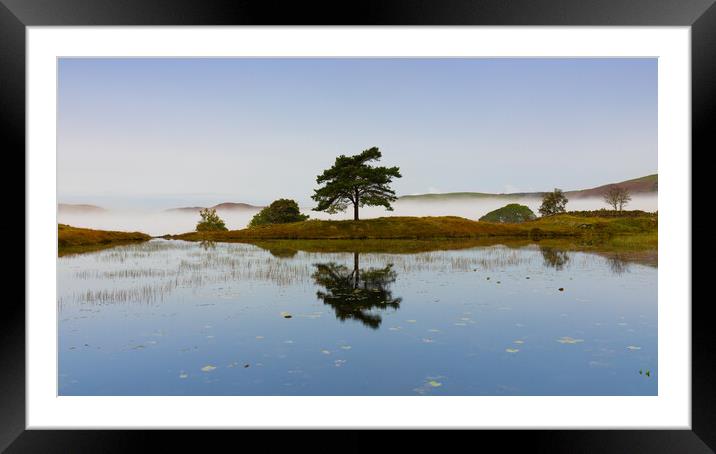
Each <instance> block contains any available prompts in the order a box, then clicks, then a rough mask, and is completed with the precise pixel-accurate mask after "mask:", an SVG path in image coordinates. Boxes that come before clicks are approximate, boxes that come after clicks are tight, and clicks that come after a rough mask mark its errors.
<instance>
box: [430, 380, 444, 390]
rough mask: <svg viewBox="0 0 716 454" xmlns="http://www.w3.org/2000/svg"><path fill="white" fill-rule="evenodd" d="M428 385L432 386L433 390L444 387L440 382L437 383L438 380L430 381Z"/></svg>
mask: <svg viewBox="0 0 716 454" xmlns="http://www.w3.org/2000/svg"><path fill="white" fill-rule="evenodd" d="M428 385H430V386H432V387H433V388H439V387H440V386H442V385H443V384H442V383H440V382H439V381H437V380H430V381H429V382H428Z"/></svg>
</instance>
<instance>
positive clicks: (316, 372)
mask: <svg viewBox="0 0 716 454" xmlns="http://www.w3.org/2000/svg"><path fill="white" fill-rule="evenodd" d="M263 246H264V247H263V248H262V247H259V246H255V245H250V244H238V243H232V244H228V243H204V244H202V243H191V242H182V241H166V240H152V241H150V242H146V243H142V244H136V245H128V246H119V247H115V248H111V249H106V250H102V251H99V252H92V253H87V254H77V255H67V256H63V257H60V258H58V295H59V299H58V316H59V377H58V385H59V393H60V394H61V395H655V394H657V382H658V370H657V268H656V264H655V263H651V262H652V261H650V260H643V259H641V258H640V257H641V256H640V255H637V256H635V255H634V254H617V253H614V252H610V253H590V252H579V251H573V250H566V249H563V248H558V247H548V246H544V245H539V244H531V245H530V244H528V245H524V244H522V245H520V246H519V247H517V246H513V247H508V246H504V245H493V246H475V247H466V248H464V249H452V248H446V249H448V250H439V249H440V246H439V245H437V244H436V246H435V249H437V250H432V251H428V252H419V253H410V254H405V253H370V252H360V253H358V252H355V253H354V252H351V251H348V252H335V253H326V252H322V253H317V252H305V251H300V250H297V249H300V248H296V249H293V248H286V247H285V244H284V245H283V246H282V247H278V248H266V246H265V245H263ZM635 257H636V258H635Z"/></svg>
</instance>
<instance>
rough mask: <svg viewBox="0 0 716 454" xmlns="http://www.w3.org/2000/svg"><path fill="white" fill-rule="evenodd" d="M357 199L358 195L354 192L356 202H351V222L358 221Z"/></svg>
mask: <svg viewBox="0 0 716 454" xmlns="http://www.w3.org/2000/svg"><path fill="white" fill-rule="evenodd" d="M359 197H360V196H359V195H358V193H357V191H356V201H355V202H353V220H354V221H357V220H358V200H359V199H358V198H359Z"/></svg>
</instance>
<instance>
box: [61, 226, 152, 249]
mask: <svg viewBox="0 0 716 454" xmlns="http://www.w3.org/2000/svg"><path fill="white" fill-rule="evenodd" d="M149 239H151V236H149V235H147V234H146V233H141V232H116V231H110V230H93V229H83V228H79V227H72V226H69V225H66V224H57V246H58V248H59V252H60V253H61V254H62V253H66V252H68V251H70V250H73V249H78V250H79V249H87V248H92V247H97V248H101V247H103V246H109V245H115V244H126V243H133V242H138V241H147V240H149Z"/></svg>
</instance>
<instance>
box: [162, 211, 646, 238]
mask: <svg viewBox="0 0 716 454" xmlns="http://www.w3.org/2000/svg"><path fill="white" fill-rule="evenodd" d="M657 226H658V220H657V218H655V217H643V218H636V217H631V218H601V217H594V216H591V217H578V216H570V215H559V216H550V217H546V218H540V219H537V220H535V221H530V222H524V223H520V224H498V223H491V222H480V221H472V220H469V219H465V218H461V217H457V216H439V217H398V216H396V217H384V218H377V219H365V220H361V221H320V220H309V221H304V222H294V223H290V224H274V225H266V226H261V227H254V228H248V229H242V230H231V231H226V232H189V233H184V234H181V235H167V236H165V238H168V239H180V240H189V241H201V240H213V241H246V240H278V239H285V240H289V239H290V240H312V239H321V240H328V239H330V240H348V239H376V240H377V239H395V240H397V239H412V240H421V239H425V240H427V239H458V238H489V237H512V238H559V237H591V236H602V237H603V236H611V235H630V234H643V233H648V232H656V230H657Z"/></svg>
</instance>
